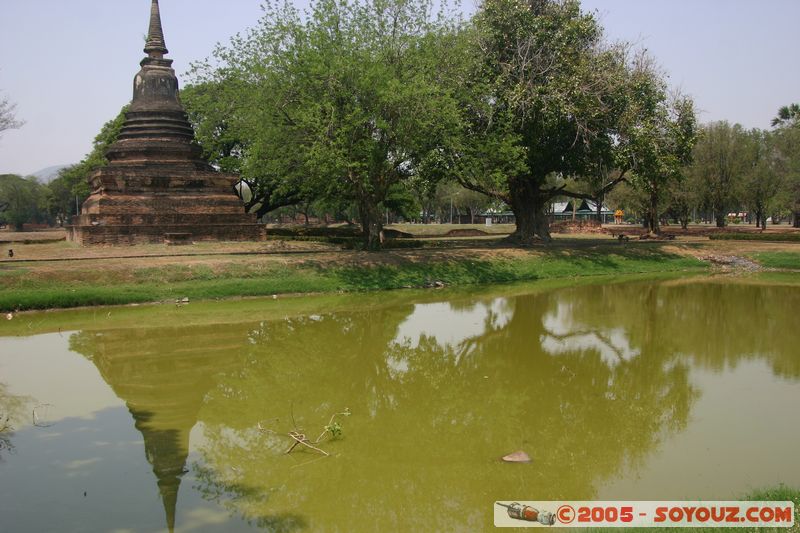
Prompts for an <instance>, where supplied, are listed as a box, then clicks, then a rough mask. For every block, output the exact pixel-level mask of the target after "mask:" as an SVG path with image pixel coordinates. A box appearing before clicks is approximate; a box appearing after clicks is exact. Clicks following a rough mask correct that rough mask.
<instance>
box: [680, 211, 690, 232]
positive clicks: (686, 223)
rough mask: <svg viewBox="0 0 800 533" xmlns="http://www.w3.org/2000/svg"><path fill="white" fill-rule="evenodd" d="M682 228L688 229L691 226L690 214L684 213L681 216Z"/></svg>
mask: <svg viewBox="0 0 800 533" xmlns="http://www.w3.org/2000/svg"><path fill="white" fill-rule="evenodd" d="M680 223H681V229H688V228H689V215H688V214H686V215H682V216H681V217H680Z"/></svg>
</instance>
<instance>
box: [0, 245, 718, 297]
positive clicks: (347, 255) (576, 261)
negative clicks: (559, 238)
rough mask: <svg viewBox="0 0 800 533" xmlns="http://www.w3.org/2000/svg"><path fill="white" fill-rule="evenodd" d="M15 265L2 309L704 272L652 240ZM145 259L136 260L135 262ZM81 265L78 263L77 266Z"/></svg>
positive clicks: (4, 280)
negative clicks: (532, 247) (570, 245)
mask: <svg viewBox="0 0 800 533" xmlns="http://www.w3.org/2000/svg"><path fill="white" fill-rule="evenodd" d="M139 261H140V262H136V261H133V260H129V261H117V262H109V261H101V260H98V261H81V262H76V264H75V265H72V264H69V263H63V262H62V263H59V264H57V265H56V264H48V263H43V264H39V263H24V262H19V263H14V264H13V265H8V264H5V265H2V267H0V310H3V311H4V312H5V311H14V310H28V309H51V308H68V307H77V306H93V305H115V304H127V303H143V302H156V301H166V300H174V299H181V298H190V299H192V300H196V299H214V298H227V297H237V296H269V295H273V294H285V293H310V292H313V293H330V292H358V291H369V290H387V289H399V288H420V287H429V286H432V285H441V284H443V285H446V286H474V285H486V284H497V283H510V282H519V281H535V280H546V279H559V278H571V277H583V276H600V275H625V274H634V273H656V272H675V271H691V272H699V271H702V270H704V269H705V268H706V267H705V264H704V263H703V262H701V261H699V260H697V259H695V258H694V257H691V256H686V255H680V254H677V253H671V252H668V251H665V250H663V249H662V248H660V247H657V246H636V247H620V246H616V245H603V246H593V247H589V248H585V249H571V248H566V247H553V248H545V249H539V250H533V251H529V250H511V251H504V250H488V251H487V250H483V251H472V250H464V251H460V252H456V251H428V252H425V253H422V252H408V253H403V252H399V251H398V252H383V253H381V254H365V253H356V252H339V253H338V254H332V255H331V256H329V257H326V256H310V257H304V258H302V259H297V260H293V261H289V260H283V259H280V258H278V259H275V258H271V259H267V258H260V257H256V258H236V257H230V258H228V259H227V260H221V259H219V258H215V259H214V261H213V262H212V261H203V260H202V259H193V260H192V261H191V262H184V263H180V262H176V261H173V262H165V263H163V264H152V263H153V262H152V261H150V262H146V261H147V260H146V259H143V260H139ZM142 261H144V262H142ZM77 263H80V264H77Z"/></svg>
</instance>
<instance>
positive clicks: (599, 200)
mask: <svg viewBox="0 0 800 533" xmlns="http://www.w3.org/2000/svg"><path fill="white" fill-rule="evenodd" d="M596 201H597V223H598V224H600V225H601V226H602V225H603V197H602V196H601V197H600V198H597V200H596Z"/></svg>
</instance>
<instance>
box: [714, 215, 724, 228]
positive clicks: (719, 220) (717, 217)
mask: <svg viewBox="0 0 800 533" xmlns="http://www.w3.org/2000/svg"><path fill="white" fill-rule="evenodd" d="M714 220H716V222H717V227H718V228H724V227H725V215H724V214H722V213H715V214H714Z"/></svg>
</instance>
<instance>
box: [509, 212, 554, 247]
mask: <svg viewBox="0 0 800 533" xmlns="http://www.w3.org/2000/svg"><path fill="white" fill-rule="evenodd" d="M511 210H512V211H514V216H515V217H516V219H517V228H516V229H515V230H514V233H512V234H511V235H510V236H509V237H508V239H509V240H510V241H512V242H514V243H517V244H533V243H535V242H550V241H551V240H552V238H551V237H550V223H549V221H548V220H547V213H546V212H545V204H541V205H538V206H533V205H531V206H528V207H525V208H518V209H515V208H514V207H513V206H512V208H511Z"/></svg>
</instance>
